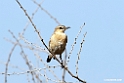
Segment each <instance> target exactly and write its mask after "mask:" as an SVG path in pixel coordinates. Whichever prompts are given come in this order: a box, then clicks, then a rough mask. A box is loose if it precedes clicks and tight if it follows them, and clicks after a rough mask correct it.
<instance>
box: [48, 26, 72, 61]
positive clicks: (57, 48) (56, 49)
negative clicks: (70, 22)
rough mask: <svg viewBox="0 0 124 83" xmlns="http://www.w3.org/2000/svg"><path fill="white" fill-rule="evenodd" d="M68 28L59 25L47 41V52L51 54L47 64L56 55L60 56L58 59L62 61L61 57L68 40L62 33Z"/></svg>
mask: <svg viewBox="0 0 124 83" xmlns="http://www.w3.org/2000/svg"><path fill="white" fill-rule="evenodd" d="M69 28H70V27H66V26H64V25H59V26H57V27H56V28H55V30H54V33H53V35H52V36H51V38H50V41H49V50H50V52H51V53H52V54H51V55H49V56H48V58H47V62H50V61H51V59H52V58H54V56H56V55H60V59H61V60H62V56H61V55H62V53H63V51H64V50H65V48H66V43H67V40H68V39H67V35H66V34H65V33H64V32H65V30H67V29H69Z"/></svg>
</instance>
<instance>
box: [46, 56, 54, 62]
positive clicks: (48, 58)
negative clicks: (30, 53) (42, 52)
mask: <svg viewBox="0 0 124 83" xmlns="http://www.w3.org/2000/svg"><path fill="white" fill-rule="evenodd" d="M52 57H53V55H49V56H48V57H47V63H49V62H50V61H51V59H52Z"/></svg>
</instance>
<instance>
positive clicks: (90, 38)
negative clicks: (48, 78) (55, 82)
mask: <svg viewBox="0 0 124 83" xmlns="http://www.w3.org/2000/svg"><path fill="white" fill-rule="evenodd" d="M19 1H20V3H21V4H22V5H23V7H24V8H25V9H26V11H27V12H28V14H29V15H30V16H31V15H32V13H33V12H34V11H35V10H36V8H37V5H36V4H34V3H33V2H32V0H19ZM37 2H38V3H40V2H41V0H37ZM42 7H43V8H44V9H46V10H47V11H48V12H49V13H50V14H51V15H52V16H54V17H55V18H56V19H57V20H58V21H59V22H60V23H61V24H63V25H66V26H70V27H71V29H70V30H68V31H66V34H67V35H68V44H67V52H70V50H71V45H72V44H73V42H74V38H75V37H76V35H77V33H78V31H79V30H80V26H82V25H83V23H84V22H85V23H86V25H85V26H84V27H83V30H82V32H81V34H80V35H79V38H78V39H77V44H76V45H75V47H74V50H73V52H72V55H71V59H70V63H69V64H68V65H69V69H70V70H71V71H72V72H73V73H74V74H75V64H76V62H75V61H76V60H77V53H78V52H79V49H80V43H81V41H82V39H83V34H84V33H85V32H87V35H86V37H85V42H84V44H83V49H82V52H81V55H80V60H79V77H80V78H81V79H84V80H86V81H87V83H124V0H65V1H64V0H44V1H43V3H42ZM27 22H28V19H27V17H26V16H25V14H24V12H23V11H22V9H20V7H19V5H18V4H17V3H16V1H15V0H2V1H0V72H5V65H4V64H3V63H2V62H6V61H7V59H8V55H9V53H10V51H11V49H12V47H13V44H11V43H10V42H8V41H6V40H4V38H8V39H10V40H12V41H15V40H14V39H13V37H12V36H11V34H10V33H9V32H8V30H11V31H12V32H13V33H14V35H16V37H17V38H18V33H20V32H22V30H23V29H24V27H25V26H26V23H27ZM33 22H34V24H35V25H36V27H37V29H38V30H39V31H40V33H41V36H42V37H43V39H44V41H45V42H46V44H47V45H48V42H49V39H50V36H51V35H52V33H53V31H54V28H55V26H57V25H58V24H57V23H56V22H55V21H54V20H53V19H51V18H50V17H49V16H48V15H47V14H46V13H45V12H44V11H42V10H40V9H39V10H38V12H36V14H35V16H34V19H33ZM24 37H25V39H27V40H28V41H30V42H32V43H36V44H38V45H39V46H41V47H44V46H43V45H42V43H41V42H40V40H39V38H38V36H37V33H36V32H35V31H34V28H33V27H32V26H31V25H29V26H28V28H27V30H26V32H25V35H24ZM21 42H22V44H24V41H23V40H21ZM25 51H26V53H27V55H28V56H29V59H30V61H31V62H32V64H33V65H34V66H36V67H37V62H36V58H35V57H34V54H33V52H31V51H30V50H27V49H25ZM39 55H40V56H41V57H42V59H43V60H44V61H46V58H47V54H46V53H42V52H41V53H39ZM10 63H11V64H13V65H16V66H19V67H20V68H23V69H25V70H28V67H27V65H26V64H25V61H24V59H23V58H22V57H21V56H20V48H19V47H18V46H17V47H16V48H15V50H14V52H13V54H12V57H11V61H10ZM39 63H40V64H41V62H39ZM57 64H58V63H57V62H56V61H55V60H53V61H52V62H51V63H49V65H57ZM42 67H43V65H40V66H39V68H42ZM13 72H22V71H21V70H19V69H17V68H13V67H11V66H9V69H8V73H13ZM55 73H57V74H58V75H59V74H60V78H61V73H62V69H61V68H58V69H56V72H55ZM24 76H25V78H24ZM0 79H1V83H4V75H1V74H0ZM106 79H121V81H106ZM66 80H67V81H74V82H75V81H76V80H75V79H74V78H71V77H70V76H69V75H68V74H67V75H66ZM17 81H18V83H26V82H27V77H26V75H25V74H22V75H12V76H9V77H8V83H17Z"/></svg>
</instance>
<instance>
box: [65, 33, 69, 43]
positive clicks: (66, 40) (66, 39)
mask: <svg viewBox="0 0 124 83" xmlns="http://www.w3.org/2000/svg"><path fill="white" fill-rule="evenodd" d="M65 42H66V43H67V42H68V37H67V35H66V38H65Z"/></svg>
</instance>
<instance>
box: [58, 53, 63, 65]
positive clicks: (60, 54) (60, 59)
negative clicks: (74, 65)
mask: <svg viewBox="0 0 124 83" xmlns="http://www.w3.org/2000/svg"><path fill="white" fill-rule="evenodd" d="M59 58H60V60H61V63H62V64H63V60H62V56H61V54H60V56H59Z"/></svg>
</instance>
